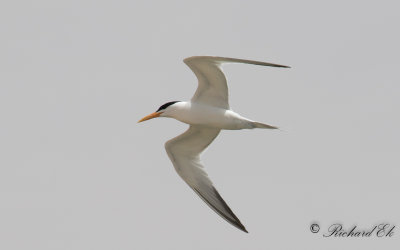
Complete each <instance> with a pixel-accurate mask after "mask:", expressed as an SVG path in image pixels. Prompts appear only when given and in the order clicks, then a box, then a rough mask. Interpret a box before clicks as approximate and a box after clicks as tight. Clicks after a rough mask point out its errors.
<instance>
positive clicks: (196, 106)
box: [165, 101, 254, 130]
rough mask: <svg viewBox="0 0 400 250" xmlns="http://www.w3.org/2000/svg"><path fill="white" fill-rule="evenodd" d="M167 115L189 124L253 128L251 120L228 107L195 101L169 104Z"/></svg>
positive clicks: (223, 127)
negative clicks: (169, 108) (169, 109)
mask: <svg viewBox="0 0 400 250" xmlns="http://www.w3.org/2000/svg"><path fill="white" fill-rule="evenodd" d="M165 115H167V116H169V117H171V118H175V119H176V120H178V121H181V122H183V123H186V124H189V125H198V126H204V127H209V128H217V129H226V130H238V129H249V128H254V125H253V121H251V120H249V119H246V118H244V117H242V116H241V115H239V114H237V113H235V112H234V111H232V110H229V109H223V108H218V107H213V106H209V105H205V104H201V103H195V102H190V101H189V102H177V103H176V104H174V105H173V106H171V112H168V111H166V114H165Z"/></svg>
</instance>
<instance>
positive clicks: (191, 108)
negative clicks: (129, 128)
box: [139, 56, 289, 233]
mask: <svg viewBox="0 0 400 250" xmlns="http://www.w3.org/2000/svg"><path fill="white" fill-rule="evenodd" d="M183 61H184V62H185V63H186V64H187V65H188V66H189V68H190V69H191V70H192V71H193V72H194V74H195V75H196V77H197V78H198V81H199V82H198V87H197V90H196V92H195V93H194V96H193V97H192V99H191V100H190V101H174V102H168V103H165V104H164V105H161V107H159V108H158V109H157V111H156V112H154V113H152V114H150V115H148V116H145V117H143V118H142V119H141V120H139V122H143V121H146V120H149V119H152V118H156V117H170V118H174V119H176V120H178V121H181V122H184V123H187V124H189V125H190V126H189V129H188V130H187V131H186V132H184V133H183V134H181V135H179V136H177V137H175V138H173V139H171V140H169V141H167V142H166V143H165V149H166V151H167V154H168V156H169V158H170V159H171V161H172V164H173V165H174V167H175V170H176V171H177V172H178V174H179V175H180V177H182V179H183V180H184V181H185V182H186V183H187V184H188V185H189V186H190V187H191V188H192V189H193V190H194V191H195V192H196V193H197V194H198V195H199V196H200V197H201V199H202V200H203V201H204V202H205V203H207V205H208V206H210V208H212V209H213V210H214V211H215V212H216V213H217V214H219V215H220V216H221V217H222V218H224V219H225V220H226V221H228V222H229V223H231V224H232V225H233V226H235V227H237V228H239V229H240V230H242V231H244V232H246V233H247V230H246V228H245V227H244V226H243V224H242V223H241V222H240V220H239V219H238V217H236V215H235V214H234V213H233V212H232V210H231V209H230V208H229V206H228V205H227V204H226V202H225V201H224V200H223V199H222V197H221V195H220V194H219V193H218V191H217V190H216V189H215V187H214V185H213V183H212V182H211V180H210V178H209V177H208V175H207V173H206V172H205V170H204V167H203V165H202V163H201V161H200V154H201V153H202V152H203V151H204V149H206V148H207V147H208V145H210V144H211V142H212V141H213V140H214V139H215V138H216V137H217V135H218V134H219V132H220V131H221V129H228V130H239V129H254V128H263V129H276V128H277V127H275V126H271V125H268V124H264V123H261V122H256V121H252V120H250V119H247V118H245V117H243V116H241V115H239V114H238V113H235V112H234V111H232V110H231V109H230V108H229V101H228V99H229V98H228V96H229V94H228V85H227V82H226V78H225V75H224V73H223V71H222V68H221V65H222V64H224V63H246V64H255V65H262V66H272V67H283V68H289V67H288V66H284V65H278V64H273V63H267V62H258V61H251V60H243V59H236V58H227V57H213V56H193V57H189V58H186V59H185V60H183Z"/></svg>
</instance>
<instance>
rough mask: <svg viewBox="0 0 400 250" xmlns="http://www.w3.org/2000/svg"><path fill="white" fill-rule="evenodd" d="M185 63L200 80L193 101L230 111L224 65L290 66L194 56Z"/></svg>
mask: <svg viewBox="0 0 400 250" xmlns="http://www.w3.org/2000/svg"><path fill="white" fill-rule="evenodd" d="M183 61H184V62H185V63H186V64H187V65H188V66H189V68H190V69H191V70H192V71H193V72H194V74H195V75H196V77H197V78H198V80H199V84H198V87H197V90H196V92H195V94H194V96H193V97H192V101H193V102H198V103H204V104H207V105H210V106H214V107H218V108H224V109H229V98H228V85H227V83H226V78H225V75H224V72H223V71H222V68H221V65H222V64H223V63H247V64H255V65H262V66H272V67H284V68H288V66H284V65H279V64H273V63H267V62H259V61H251V60H244V59H236V58H228V57H216V56H193V57H188V58H186V59H185V60H183Z"/></svg>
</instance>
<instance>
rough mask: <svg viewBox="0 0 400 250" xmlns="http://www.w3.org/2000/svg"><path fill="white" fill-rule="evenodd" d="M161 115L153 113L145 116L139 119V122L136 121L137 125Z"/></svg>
mask: <svg viewBox="0 0 400 250" xmlns="http://www.w3.org/2000/svg"><path fill="white" fill-rule="evenodd" d="M161 113H162V112H154V113H151V114H150V115H147V116H145V117H143V118H142V119H140V120H139V121H138V123H139V122H144V121H147V120H150V119H153V118H156V117H159V116H160V115H161Z"/></svg>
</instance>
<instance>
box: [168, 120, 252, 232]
mask: <svg viewBox="0 0 400 250" xmlns="http://www.w3.org/2000/svg"><path fill="white" fill-rule="evenodd" d="M219 131H220V130H219V129H214V128H206V127H201V126H194V125H191V126H190V127H189V129H188V130H187V131H186V132H185V133H183V134H181V135H179V136H177V137H175V138H173V139H171V140H169V141H167V142H166V143H165V149H166V151H167V154H168V156H169V158H170V159H171V161H172V164H173V165H174V167H175V170H176V171H177V172H178V174H179V175H180V176H181V177H182V179H183V180H184V181H185V182H186V183H187V184H188V185H189V186H190V187H191V188H192V189H193V190H194V191H195V192H196V193H197V194H198V195H199V196H200V197H201V199H203V201H204V202H206V203H207V205H208V206H210V207H211V208H212V209H213V210H214V211H215V212H216V213H217V214H219V215H220V216H221V217H222V218H224V219H225V220H226V221H228V222H229V223H231V224H232V225H234V226H235V227H237V228H239V229H240V230H242V231H244V232H246V233H247V230H246V228H245V227H244V226H243V225H242V223H241V222H240V220H239V219H238V218H237V217H236V215H235V214H234V213H233V212H232V210H231V209H230V208H229V207H228V205H227V204H226V202H225V201H224V200H223V199H222V197H221V195H220V194H219V193H218V191H217V190H216V189H215V187H214V186H213V184H212V182H211V180H210V179H209V178H208V175H207V173H206V172H205V171H204V167H203V165H202V164H201V161H200V154H201V153H202V152H203V151H204V149H206V148H207V147H208V145H210V143H211V142H212V141H213V140H214V139H215V138H216V137H217V135H218V134H219Z"/></svg>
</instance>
